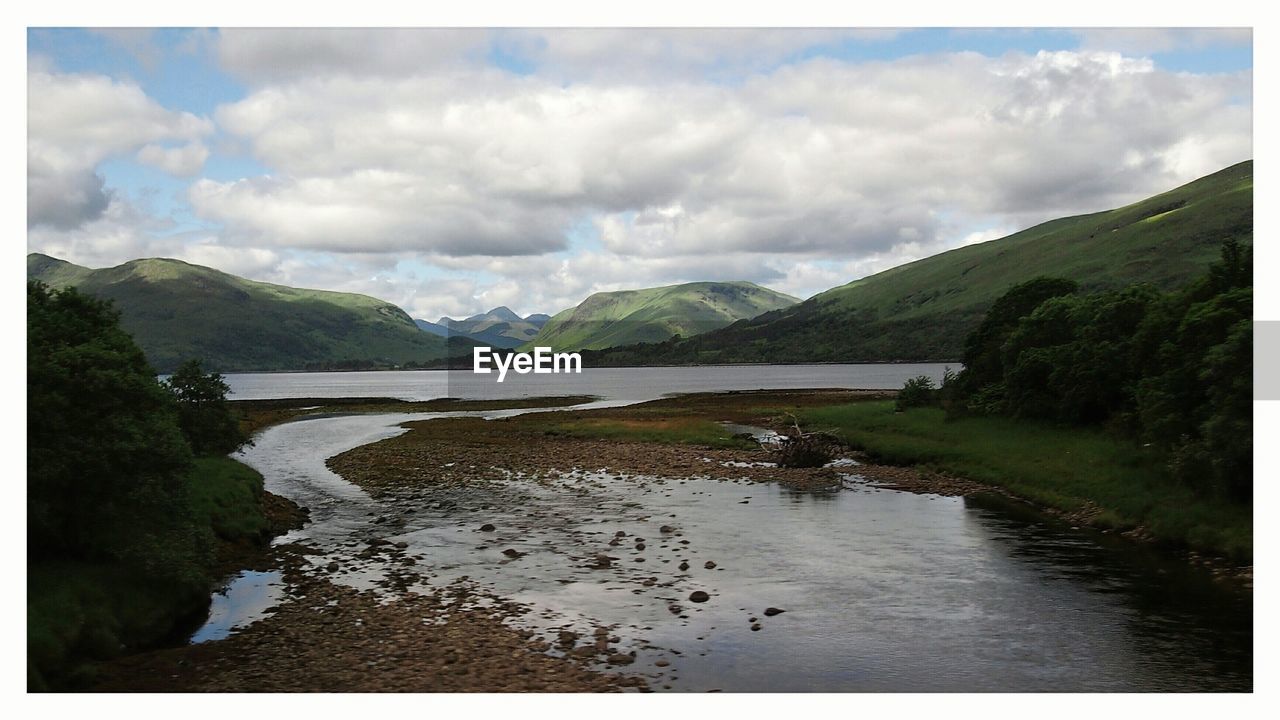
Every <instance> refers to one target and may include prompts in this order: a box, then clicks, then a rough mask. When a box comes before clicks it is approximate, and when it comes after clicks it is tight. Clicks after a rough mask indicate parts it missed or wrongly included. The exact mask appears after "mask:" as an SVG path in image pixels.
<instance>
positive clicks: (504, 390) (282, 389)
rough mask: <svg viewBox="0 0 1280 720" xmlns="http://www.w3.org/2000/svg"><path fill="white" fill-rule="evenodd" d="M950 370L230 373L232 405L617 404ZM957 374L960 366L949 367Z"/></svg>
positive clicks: (876, 385) (866, 383)
mask: <svg viewBox="0 0 1280 720" xmlns="http://www.w3.org/2000/svg"><path fill="white" fill-rule="evenodd" d="M947 367H948V366H947V365H944V364H938V363H928V364H911V363H901V364H867V365H700V366H696V367H654V368H585V369H584V370H583V371H582V373H581V374H573V375H564V374H561V375H532V374H530V375H517V374H515V373H514V372H512V373H508V374H507V377H506V380H505V381H504V382H501V383H499V382H498V381H497V375H494V374H489V375H478V374H475V373H472V372H471V371H470V370H404V371H394V370H387V371H376V372H322V373H229V374H227V375H226V381H227V384H228V385H230V386H231V395H230V397H231V399H233V400H268V399H274V398H299V397H316V398H336V397H390V398H397V399H400V400H433V399H436V398H445V397H452V398H459V399H465V400H503V399H509V398H523V397H547V396H554V395H595V396H598V397H600V398H601V399H602V400H604V401H611V402H612V403H614V404H617V403H633V402H643V401H645V400H653V399H656V398H659V397H662V396H663V395H666V394H673V393H692V392H725V391H729V390H797V389H802V388H854V389H881V390H889V389H894V390H896V389H898V388H900V387H902V384H903V383H904V382H906V381H907V379H908V378H913V377H916V376H918V375H927V376H929V377H931V378H933V380H934V382H937V383H940V382H941V381H942V373H943V371H944V370H945V369H946V368H947ZM950 367H951V368H952V369H954V370H959V369H960V365H959V364H958V363H956V364H953V365H951V366H950Z"/></svg>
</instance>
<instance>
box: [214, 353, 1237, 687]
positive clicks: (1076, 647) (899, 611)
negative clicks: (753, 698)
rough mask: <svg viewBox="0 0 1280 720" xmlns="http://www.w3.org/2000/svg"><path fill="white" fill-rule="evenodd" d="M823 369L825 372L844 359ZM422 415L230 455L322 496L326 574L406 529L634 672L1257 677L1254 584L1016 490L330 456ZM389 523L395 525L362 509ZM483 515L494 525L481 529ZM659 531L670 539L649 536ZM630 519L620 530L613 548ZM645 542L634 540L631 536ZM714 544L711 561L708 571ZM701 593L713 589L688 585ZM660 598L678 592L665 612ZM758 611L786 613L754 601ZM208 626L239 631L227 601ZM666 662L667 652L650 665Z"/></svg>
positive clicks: (899, 679)
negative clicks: (1089, 524)
mask: <svg viewBox="0 0 1280 720" xmlns="http://www.w3.org/2000/svg"><path fill="white" fill-rule="evenodd" d="M897 367H899V368H901V367H902V366H897ZM681 370H684V369H681ZM693 370H697V371H700V370H703V369H693ZM939 370H940V368H939ZM610 372H616V371H610ZM794 372H805V370H800V369H797V370H794ZM819 372H827V373H832V374H831V375H828V376H826V377H827V378H832V377H835V374H836V373H838V372H839V369H837V368H835V367H831V366H823V367H822V368H821V370H820V371H819ZM901 372H903V373H905V374H910V373H911V372H913V371H912V370H906V369H903V370H901ZM915 372H916V373H917V374H918V372H919V371H918V370H916V371H915ZM423 374H424V373H406V374H405V375H408V376H411V377H416V376H420V375H423ZM373 375H378V376H384V377H385V376H386V375H389V374H388V373H376V374H373ZM269 377H274V378H280V377H281V376H269ZM350 377H351V374H345V373H344V374H341V378H350ZM341 378H339V379H337V380H335V382H341V383H348V384H346V385H340V387H346V388H350V387H355V385H352V384H350V383H352V382H353V381H351V380H349V379H341ZM306 382H307V383H308V384H307V389H305V390H298V389H292V390H290V389H286V390H283V392H291V391H296V392H297V393H298V395H308V394H313V393H314V392H315V390H314V388H316V387H320V386H322V384H323V383H322V382H320V381H316V380H313V379H308V380H307V381H306ZM378 382H384V383H387V382H389V381H388V380H381V381H378ZM852 382H853V384H854V385H856V386H865V383H864V382H862V381H860V380H859V381H852ZM886 382H888V381H887V380H886ZM809 384H815V383H809ZM816 384H819V385H831V384H832V383H829V382H824V383H816ZM330 387H334V386H330ZM383 387H388V388H390V387H392V385H390V384H388V385H383ZM335 392H336V393H338V394H393V395H398V396H404V395H403V394H402V392H398V391H393V392H380V393H368V392H366V391H363V390H362V391H359V392H351V391H350V390H335ZM636 394H642V393H639V392H637V393H636ZM506 414H512V413H511V412H506V413H483V414H482V415H484V416H486V417H493V416H497V415H506ZM423 417H430V416H427V415H375V416H347V417H327V418H319V419H312V420H304V421H299V422H293V423H288V424H285V425H279V426H276V427H273V428H270V429H268V430H267V431H266V432H265V433H263V434H262V435H261V436H260V437H259V438H258V441H257V443H256V444H255V445H254V446H253V447H251V448H249V449H248V450H247V451H245V453H244V454H243V459H244V460H245V462H247V463H249V464H250V465H252V466H254V467H255V468H257V469H258V470H259V471H261V472H262V473H263V474H264V476H265V477H266V480H267V487H268V489H270V490H271V491H273V492H276V493H280V494H282V495H285V496H287V497H290V498H293V499H295V500H297V501H298V502H300V503H302V504H304V505H307V506H309V507H311V508H312V513H313V514H312V518H313V520H314V522H313V523H312V524H310V525H309V526H308V527H306V528H304V529H303V530H301V531H297V532H295V533H293V534H291V535H290V536H288V537H287V538H285V539H286V540H303V541H306V542H308V543H310V544H313V545H315V546H317V547H319V548H321V549H323V550H324V551H325V554H324V555H321V556H317V557H316V558H315V559H314V562H315V563H316V565H317V566H322V565H324V564H327V563H328V562H330V561H337V562H339V564H340V565H341V566H342V568H343V569H342V571H341V572H340V573H338V574H337V575H336V576H334V577H335V580H336V581H339V582H345V583H350V584H352V585H355V586H359V587H370V586H371V585H372V583H373V582H374V581H376V580H377V579H378V578H380V577H383V576H384V575H385V573H386V572H387V571H388V570H390V569H391V568H390V567H389V566H386V565H384V564H383V562H382V561H381V560H378V559H376V558H375V559H362V558H358V557H357V555H358V553H359V551H361V550H362V549H363V548H364V547H365V546H366V545H365V543H367V542H368V541H369V540H372V539H375V538H386V539H388V540H391V541H393V542H399V541H404V542H406V543H408V544H409V549H408V550H407V552H408V553H409V554H410V555H413V556H415V557H418V558H419V564H418V566H417V567H418V569H419V570H420V571H421V572H423V573H424V574H425V575H426V576H427V577H426V580H425V582H426V583H428V584H431V585H441V584H445V583H448V582H451V581H453V580H455V579H457V578H460V577H462V576H467V577H468V578H469V579H470V581H471V582H474V583H476V584H478V585H479V586H480V587H482V588H486V589H488V590H491V591H493V592H495V593H497V594H499V595H503V596H507V597H511V598H513V599H515V600H518V601H522V602H524V603H527V604H529V605H530V606H531V607H532V608H534V611H533V612H532V613H531V614H530V615H528V616H526V617H525V618H523V619H522V620H521V622H522V623H524V624H526V625H528V626H531V627H534V628H536V629H538V630H540V631H542V632H543V633H544V634H545V636H546V637H548V638H550V639H554V638H555V636H556V632H557V631H558V630H560V629H566V628H567V629H573V630H575V631H578V632H582V633H584V634H590V632H591V630H592V629H593V628H595V627H598V626H602V625H603V626H607V627H609V628H610V631H611V632H612V633H613V634H615V635H617V636H618V637H619V638H620V639H621V643H620V647H621V648H622V650H623V651H624V652H625V651H630V650H635V651H636V652H637V661H636V663H635V664H634V665H632V666H630V667H628V668H627V671H628V672H640V673H643V674H645V675H646V676H648V677H649V678H650V683H651V685H652V686H653V687H654V688H664V687H669V688H670V689H673V690H683V691H703V690H711V689H722V690H726V691H882V690H888V691H1085V690H1088V691H1120V690H1124V691H1150V690H1163V691H1192V690H1237V691H1241V690H1249V689H1250V688H1251V685H1252V679H1251V678H1252V667H1251V666H1252V639H1251V638H1252V619H1251V618H1252V615H1251V613H1252V595H1251V594H1250V593H1247V592H1240V591H1236V590H1232V589H1230V588H1227V587H1224V586H1222V585H1221V584H1219V583H1216V582H1215V581H1214V580H1213V579H1212V578H1211V576H1210V575H1209V574H1208V573H1207V572H1205V571H1202V570H1200V569H1197V568H1194V567H1192V566H1189V565H1187V564H1186V563H1183V562H1179V561H1176V560H1171V559H1169V558H1166V557H1163V556H1160V555H1157V554H1155V553H1153V552H1151V551H1149V550H1147V549H1145V548H1141V547H1137V546H1135V545H1133V544H1131V543H1126V542H1119V541H1114V542H1113V541H1112V539H1111V538H1109V537H1107V536H1101V535H1098V534H1095V533H1093V532H1088V531H1079V530H1072V529H1070V528H1069V527H1065V526H1061V525H1057V524H1053V523H1048V522H1046V521H1044V520H1043V519H1042V518H1039V517H1038V516H1029V515H1027V514H1025V513H1020V512H1018V511H1016V510H1014V509H1011V508H1008V507H1004V506H995V505H990V504H984V503H983V502H977V501H973V500H965V499H959V498H943V497H938V496H931V495H914V494H909V493H901V492H894V491H888V490H879V489H875V488H872V487H869V486H868V485H866V484H865V483H863V482H861V480H860V478H859V477H858V476H857V474H856V473H857V467H856V466H851V467H847V468H845V469H846V470H847V471H848V473H849V474H848V475H847V480H846V484H845V488H844V489H842V490H837V491H829V492H822V493H813V492H807V493H801V492H793V491H789V490H786V489H784V488H781V487H779V486H776V485H764V484H754V483H732V482H718V481H711V480H705V479H699V478H660V477H649V476H626V477H623V476H618V475H615V474H611V473H605V472H601V471H599V470H597V469H595V468H581V469H579V471H578V472H575V473H573V474H572V475H570V476H568V477H566V478H563V479H560V480H557V481H555V482H552V483H539V482H535V481H532V480H531V479H529V478H525V477H522V476H520V475H518V474H513V473H508V474H507V476H506V478H505V479H502V480H498V481H495V482H493V483H491V484H489V485H484V486H478V487H472V488H469V489H468V490H467V491H466V492H465V493H458V492H451V491H441V490H433V489H430V488H423V489H420V490H414V491H405V492H404V493H402V494H401V495H399V496H396V497H385V498H380V499H377V500H375V499H373V498H370V497H369V496H368V495H366V494H365V493H364V492H362V491H361V490H359V489H358V488H356V487H354V486H352V485H350V484H349V483H346V482H345V481H343V480H342V479H341V478H340V477H338V476H336V475H334V474H333V473H331V472H329V471H328V470H327V469H326V468H325V466H324V458H327V457H331V456H333V455H335V454H338V453H340V452H342V451H345V450H347V449H349V448H352V447H356V446H359V445H362V444H365V443H368V442H373V441H376V440H378V439H381V438H386V437H391V436H394V435H396V434H398V433H400V432H403V429H401V428H399V427H397V424H398V423H400V422H403V421H405V420H408V419H421V418H423ZM379 517H381V518H383V519H384V522H382V523H375V522H374V521H375V519H376V518H379ZM399 523H403V525H399ZM483 523H493V524H494V525H496V526H497V528H498V530H497V532H495V533H481V532H479V531H478V530H477V528H478V527H479V526H480V525H481V524H483ZM664 524H665V525H670V526H674V528H675V529H676V532H677V533H678V534H663V533H661V532H660V531H659V527H660V526H662V525H664ZM619 531H621V532H624V533H626V537H625V538H624V539H623V542H622V543H620V544H619V545H615V546H610V545H609V544H608V543H609V541H610V540H611V539H612V538H614V536H615V533H617V532H619ZM637 537H639V538H644V541H645V545H646V547H645V549H644V550H639V549H637V548H636V546H635V545H634V541H635V538H637ZM508 548H515V549H518V550H520V551H521V552H523V553H525V554H524V555H523V556H521V557H518V558H515V559H510V558H508V557H506V556H505V555H503V554H502V551H503V550H504V549H508ZM599 553H607V554H608V555H609V556H611V557H613V558H616V560H615V561H614V562H613V563H612V566H611V567H609V568H606V569H592V568H590V567H589V565H590V561H591V560H593V559H594V558H595V557H596V556H597V555H598V554H599ZM639 558H643V560H644V561H643V562H637V559H639ZM681 561H687V562H688V563H689V565H690V567H689V569H688V570H687V571H681V570H680V569H679V568H678V565H679V564H680V562H681ZM707 561H712V562H714V563H716V567H715V568H714V569H710V570H709V569H706V568H705V567H704V563H706V562H707ZM259 580H261V581H262V582H258V581H259ZM271 580H273V579H272V578H265V579H262V578H258V579H256V580H255V582H250V583H247V584H246V585H247V589H246V590H245V593H247V594H248V596H249V598H250V599H246V600H244V601H243V604H244V605H245V606H247V607H250V608H251V609H252V608H256V607H257V605H260V604H261V603H262V602H266V601H265V600H263V601H258V602H254V601H253V600H252V598H253V597H254V596H255V594H256V593H257V592H258V589H259V587H260V586H262V585H264V584H265V585H269V584H270V582H271ZM695 590H703V591H705V592H707V593H709V594H710V595H711V599H710V601H709V602H706V603H702V604H696V603H691V602H689V600H688V597H689V594H690V593H691V592H693V591H695ZM672 604H678V605H680V606H681V608H680V610H679V612H678V614H677V613H673V612H671V610H670V606H671V605H672ZM770 606H773V607H777V608H782V609H784V610H786V612H785V613H783V614H781V615H777V616H775V617H765V616H764V615H763V614H762V611H763V610H764V609H765V608H766V607H770ZM751 618H756V619H757V621H758V623H759V624H760V626H761V627H760V629H759V630H758V631H752V630H751V623H750V619H751ZM246 621H247V620H246ZM220 623H221V626H223V627H234V626H235V625H236V622H235V621H234V619H232V620H228V619H227V618H225V617H224V618H222V619H221V620H220ZM659 660H662V661H665V662H668V663H670V664H669V665H668V666H666V667H658V666H656V665H655V662H657V661H659Z"/></svg>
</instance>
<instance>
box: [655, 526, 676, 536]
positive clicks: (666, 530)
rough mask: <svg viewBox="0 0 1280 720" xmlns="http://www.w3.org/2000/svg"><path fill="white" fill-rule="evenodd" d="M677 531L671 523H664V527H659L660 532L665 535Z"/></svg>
mask: <svg viewBox="0 0 1280 720" xmlns="http://www.w3.org/2000/svg"><path fill="white" fill-rule="evenodd" d="M675 531H676V529H675V528H673V527H671V526H670V525H663V526H662V527H660V528H658V532H660V533H662V534H664V535H670V534H671V533H673V532H675Z"/></svg>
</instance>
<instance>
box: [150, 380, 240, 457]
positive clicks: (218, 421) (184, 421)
mask: <svg viewBox="0 0 1280 720" xmlns="http://www.w3.org/2000/svg"><path fill="white" fill-rule="evenodd" d="M165 386H166V387H168V388H169V390H170V392H172V393H173V396H174V398H175V399H176V400H177V404H178V427H180V428H181V429H182V434H183V435H184V436H186V438H187V442H188V443H189V444H190V445H191V449H192V451H194V452H195V453H196V454H197V455H215V454H216V455H225V454H227V453H230V452H234V451H235V450H236V449H238V448H239V447H240V446H241V445H244V444H245V442H246V441H247V439H248V438H246V437H245V434H244V433H243V432H242V431H241V430H240V422H239V420H238V419H237V418H236V416H235V413H233V412H232V411H231V408H230V406H228V405H227V392H228V391H229V390H230V388H229V387H228V386H227V383H226V382H225V381H224V380H223V378H222V376H221V375H219V374H218V373H215V372H211V373H205V372H204V369H203V368H202V367H201V366H200V361H199V360H188V361H186V362H185V363H183V364H182V365H181V366H180V367H179V368H178V369H177V370H176V371H174V373H173V375H171V376H170V377H169V379H168V380H167V381H165Z"/></svg>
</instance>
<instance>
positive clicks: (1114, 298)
mask: <svg viewBox="0 0 1280 720" xmlns="http://www.w3.org/2000/svg"><path fill="white" fill-rule="evenodd" d="M1252 285H1253V281H1252V255H1251V251H1250V249H1249V248H1247V247H1245V246H1242V245H1241V244H1240V243H1238V242H1237V241H1235V240H1230V241H1228V242H1226V243H1225V244H1224V245H1223V247H1222V257H1221V259H1220V260H1219V261H1218V262H1217V263H1215V264H1214V265H1213V266H1212V267H1211V268H1210V270H1209V272H1208V274H1206V275H1205V276H1204V277H1202V278H1200V279H1198V280H1196V281H1195V282H1193V283H1191V284H1190V285H1188V286H1186V287H1185V288H1183V289H1181V290H1179V291H1176V292H1160V291H1158V290H1156V289H1154V288H1152V287H1150V286H1147V285H1133V286H1130V287H1127V288H1124V289H1121V290H1115V291H1109V292H1101V293H1096V294H1088V295H1083V294H1079V293H1077V287H1076V284H1075V283H1074V282H1071V281H1069V280H1061V279H1056V278H1046V277H1041V278H1036V279H1034V280H1031V281H1028V282H1025V283H1022V284H1020V285H1017V286H1016V287H1014V288H1012V289H1011V290H1009V291H1008V292H1007V293H1005V295H1003V296H1002V297H1001V298H1000V299H999V300H997V301H996V303H995V304H994V305H993V306H992V307H991V310H990V311H989V312H988V313H987V316H986V318H985V319H984V320H983V321H982V323H981V325H980V326H979V327H978V329H977V330H976V331H974V332H973V333H972V334H970V335H969V337H968V340H967V341H966V343H965V351H964V361H963V362H964V370H963V371H961V372H960V373H959V375H958V376H956V377H954V378H952V379H951V381H950V382H947V383H945V384H944V386H943V387H942V388H941V390H940V391H938V392H936V393H935V394H934V395H933V398H936V399H937V400H939V401H940V402H941V403H942V405H943V407H944V408H945V409H946V410H947V411H948V414H949V416H957V415H963V414H995V415H1007V416H1011V417H1016V418H1031V419H1036V420H1042V421H1050V422H1056V423H1064V424H1071V425H1096V426H1102V427H1105V428H1106V429H1108V430H1109V431H1111V432H1114V433H1117V434H1121V435H1124V436H1127V437H1130V438H1133V440H1134V441H1135V442H1139V443H1142V444H1144V445H1146V444H1149V445H1150V446H1151V447H1154V448H1156V449H1158V450H1159V451H1160V452H1161V454H1162V456H1163V457H1164V458H1166V460H1167V465H1168V469H1169V472H1170V475H1171V476H1172V477H1174V478H1176V479H1178V480H1180V481H1182V482H1185V483H1188V484H1189V485H1191V486H1192V487H1195V488H1196V489H1197V490H1201V491H1203V492H1206V493H1216V494H1220V495H1222V496H1224V497H1227V498H1230V499H1232V500H1235V501H1239V502H1249V501H1251V499H1252V488H1253V460H1252V457H1253V441H1252V436H1253V433H1252V431H1253V402H1252V399H1253V335H1252V317H1253V288H1252ZM922 397H927V393H921V392H920V388H918V387H916V388H913V389H912V393H911V399H910V400H909V401H908V402H907V403H906V404H918V403H919V402H922V400H921V398H922ZM926 401H927V400H926Z"/></svg>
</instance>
